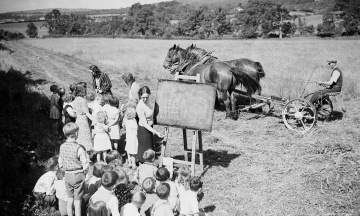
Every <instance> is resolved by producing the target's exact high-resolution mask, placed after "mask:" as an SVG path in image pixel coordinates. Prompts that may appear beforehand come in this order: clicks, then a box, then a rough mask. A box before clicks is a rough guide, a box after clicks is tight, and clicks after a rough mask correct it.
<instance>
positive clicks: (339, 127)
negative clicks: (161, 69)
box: [8, 42, 360, 216]
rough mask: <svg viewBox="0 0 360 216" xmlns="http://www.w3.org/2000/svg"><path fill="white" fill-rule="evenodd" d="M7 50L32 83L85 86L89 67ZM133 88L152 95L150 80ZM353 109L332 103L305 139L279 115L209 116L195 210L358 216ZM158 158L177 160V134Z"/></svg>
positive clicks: (357, 127)
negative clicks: (324, 119) (80, 83)
mask: <svg viewBox="0 0 360 216" xmlns="http://www.w3.org/2000/svg"><path fill="white" fill-rule="evenodd" d="M8 45H9V48H10V49H12V50H14V51H15V53H12V54H11V56H12V58H14V59H16V61H17V62H18V63H19V64H22V65H23V67H24V68H26V69H27V70H28V71H30V72H31V74H32V76H36V77H35V78H43V79H46V80H48V81H52V82H56V83H59V84H61V85H64V86H68V85H69V84H70V83H72V82H77V81H86V82H90V81H91V79H90V78H91V76H90V74H89V73H88V70H87V68H88V66H89V65H90V63H89V62H86V61H83V60H79V59H75V58H73V57H70V56H65V55H62V54H57V53H54V52H51V51H49V50H45V49H40V48H35V47H32V46H29V45H26V44H23V43H16V42H14V43H9V44H8ZM37 56H38V57H39V58H37ZM47 56H48V57H47ZM109 70H110V69H109ZM110 73H114V74H115V72H114V71H110ZM114 77H115V78H114V79H115V80H114V83H115V85H114V88H115V89H116V94H117V95H118V96H120V97H123V96H124V95H125V96H126V92H127V89H126V86H125V85H124V84H123V82H121V80H120V77H121V74H117V76H114ZM139 82H140V83H143V84H145V83H146V84H148V85H150V86H151V87H152V89H155V87H156V80H143V79H141V78H139ZM359 102H360V100H359V99H354V100H352V101H341V100H337V101H334V104H335V111H336V112H335V116H334V117H333V118H332V119H331V121H330V122H324V123H322V122H321V123H319V124H318V125H317V126H316V128H314V130H312V131H311V132H310V133H308V134H305V135H301V134H295V133H292V132H290V131H289V130H287V129H286V128H285V126H284V124H283V122H282V120H281V119H280V118H279V112H280V111H281V107H278V109H277V111H278V113H277V114H275V115H273V116H266V115H262V114H253V113H241V116H240V119H239V120H237V121H232V120H229V119H224V116H225V113H224V112H219V111H216V112H215V115H214V120H213V130H212V132H211V133H204V135H203V142H204V161H205V165H206V168H207V169H206V172H205V174H204V176H203V181H204V194H205V195H204V197H203V199H202V201H201V202H200V207H201V208H204V210H205V211H206V212H208V213H210V215H224V216H225V215H341V214H348V215H358V214H359V213H360V211H359V209H360V208H359V206H360V205H359V195H360V193H359V191H360V174H359V171H358V168H359V167H360V157H359V156H358V154H359V147H358V145H359V141H360V118H359V112H360V105H359ZM159 129H160V130H161V128H159ZM189 135H190V134H189ZM166 153H167V154H168V155H170V156H173V157H177V158H181V157H182V134H181V130H180V129H173V128H171V129H170V136H169V143H168V147H167V152H166Z"/></svg>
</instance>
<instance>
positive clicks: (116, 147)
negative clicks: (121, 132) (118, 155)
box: [113, 141, 118, 150]
mask: <svg viewBox="0 0 360 216" xmlns="http://www.w3.org/2000/svg"><path fill="white" fill-rule="evenodd" d="M114 148H115V149H113V150H118V143H117V141H116V142H114Z"/></svg>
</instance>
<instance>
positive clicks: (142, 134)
mask: <svg viewBox="0 0 360 216" xmlns="http://www.w3.org/2000/svg"><path fill="white" fill-rule="evenodd" d="M150 94H151V92H150V89H149V87H147V86H144V87H141V88H140V90H139V97H140V101H139V103H138V105H137V106H136V113H137V115H138V117H139V127H138V143H139V146H138V153H137V159H138V160H139V161H140V162H141V163H144V162H145V161H144V158H143V153H144V152H145V151H146V150H148V149H153V142H154V139H153V134H156V135H157V136H159V137H164V135H162V134H161V133H160V132H157V131H156V130H155V129H154V128H153V124H154V119H153V117H154V108H153V107H152V106H151V102H150V99H149V97H150Z"/></svg>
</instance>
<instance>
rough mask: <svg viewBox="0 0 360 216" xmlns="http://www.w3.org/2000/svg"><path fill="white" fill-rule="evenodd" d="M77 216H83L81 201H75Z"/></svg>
mask: <svg viewBox="0 0 360 216" xmlns="http://www.w3.org/2000/svg"><path fill="white" fill-rule="evenodd" d="M74 207H75V216H81V200H74Z"/></svg>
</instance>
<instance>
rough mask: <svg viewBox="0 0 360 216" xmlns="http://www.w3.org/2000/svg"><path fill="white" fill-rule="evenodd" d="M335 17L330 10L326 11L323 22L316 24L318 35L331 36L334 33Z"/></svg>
mask: <svg viewBox="0 0 360 216" xmlns="http://www.w3.org/2000/svg"><path fill="white" fill-rule="evenodd" d="M334 20H335V18H334V15H333V14H332V13H331V12H327V13H326V14H324V16H323V23H322V24H319V25H318V26H317V31H318V33H317V34H318V35H319V36H320V37H331V36H333V35H334V34H335V22H334Z"/></svg>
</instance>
